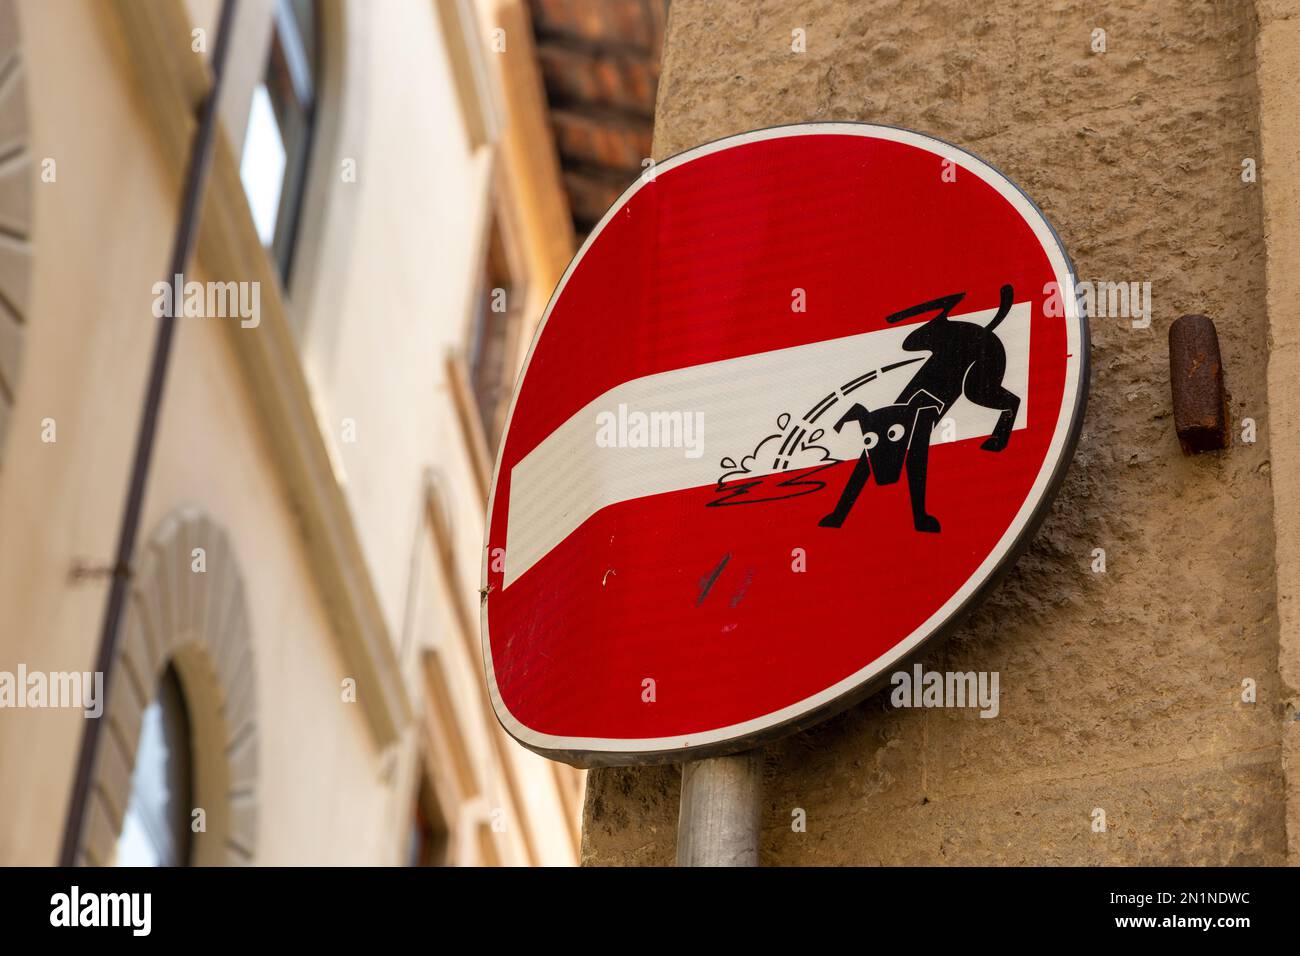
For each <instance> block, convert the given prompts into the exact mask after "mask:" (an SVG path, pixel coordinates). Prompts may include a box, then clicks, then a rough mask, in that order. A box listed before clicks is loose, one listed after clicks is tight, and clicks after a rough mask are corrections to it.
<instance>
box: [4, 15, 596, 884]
mask: <svg viewBox="0 0 1300 956" xmlns="http://www.w3.org/2000/svg"><path fill="white" fill-rule="evenodd" d="M219 7H220V4H219V3H217V2H215V0H189V2H181V0H149V2H145V3H139V2H135V0H96V2H89V0H87V2H81V0H61V2H58V3H45V2H37V0H2V2H0V150H2V152H0V327H3V335H0V355H3V362H2V363H0V369H2V371H0V397H3V403H2V404H0V429H2V432H0V441H2V442H3V446H2V447H3V457H2V459H0V672H5V673H8V674H9V675H12V676H11V678H10V684H9V687H10V692H11V697H10V699H9V703H8V704H7V705H6V706H5V707H3V708H0V821H2V822H0V863H4V864H37V865H42V864H50V863H54V862H55V861H56V860H57V859H58V856H59V852H60V846H61V839H62V834H63V830H64V824H65V814H66V810H67V807H68V806H69V802H70V797H71V793H72V788H73V786H74V771H75V767H76V765H77V759H78V753H79V747H80V745H81V739H82V731H83V727H84V725H85V721H86V719H87V718H85V717H84V716H83V711H82V709H80V708H77V707H70V706H63V707H59V706H51V704H52V703H55V702H56V701H54V699H53V696H51V697H50V698H49V699H47V700H45V701H44V704H42V703H41V702H40V701H39V700H38V699H37V698H36V697H35V696H33V692H32V690H31V688H32V686H33V684H32V683H31V681H32V680H33V678H32V677H31V675H33V674H39V675H43V676H44V677H48V679H49V681H50V683H49V684H48V687H50V688H52V687H54V686H55V683H57V681H58V680H59V678H58V676H57V675H67V674H77V675H80V674H81V673H84V672H87V671H90V670H91V669H92V668H93V662H94V660H95V656H96V653H97V648H98V646H99V635H100V631H101V627H102V625H103V620H104V614H105V601H106V595H107V593H108V586H109V580H110V578H111V576H112V574H113V567H112V564H113V555H114V553H115V549H116V545H117V537H118V534H119V528H120V526H121V522H122V516H123V508H124V501H125V499H126V494H127V488H128V484H129V476H130V474H131V462H132V454H133V449H134V446H135V441H136V433H137V429H138V426H139V422H140V420H141V408H142V400H143V397H144V389H145V382H146V380H147V375H148V369H149V362H150V356H151V352H152V349H153V347H154V337H155V333H156V329H157V326H158V320H157V319H156V318H155V317H154V316H155V314H157V313H156V312H155V309H156V308H157V301H158V297H159V296H160V295H161V294H162V293H161V292H160V291H159V289H158V288H157V286H156V284H157V283H158V282H159V281H160V280H166V279H168V278H169V277H167V276H165V275H164V274H163V273H164V271H165V269H166V263H167V261H168V255H169V251H170V249H171V245H172V242H173V237H174V235H175V232H176V228H177V218H178V215H179V213H178V197H179V195H180V191H181V184H182V180H183V176H184V167H185V162H186V158H187V155H188V152H189V148H190V141H191V136H192V133H193V129H194V126H195V122H194V117H195V110H196V107H197V106H198V104H200V103H201V102H202V100H203V97H204V95H205V93H206V91H207V89H208V86H209V84H210V82H211V76H210V73H209V68H208V67H209V63H210V61H211V57H212V55H213V50H214V44H215V39H216V37H215V34H216V28H217V20H218V14H219ZM528 23H529V21H528V12H527V5H526V4H523V3H520V2H517V0H482V2H477V3H476V2H473V0H420V2H404V0H380V2H361V0H322V2H319V3H309V2H297V0H295V2H279V3H277V2H273V0H245V2H243V3H241V4H239V12H238V14H237V15H236V19H235V21H234V23H233V26H232V30H233V33H232V38H233V39H232V43H231V48H230V55H229V58H228V61H227V67H226V73H225V79H224V90H223V94H222V97H221V100H220V118H221V122H220V134H219V137H218V139H217V142H216V146H215V151H214V155H213V164H212V170H211V177H210V181H209V184H208V193H207V199H206V202H205V204H204V206H203V213H202V217H201V220H200V225H199V235H198V243H197V254H196V257H195V259H194V261H193V264H192V266H191V270H190V272H189V273H188V274H187V275H186V277H185V278H186V280H190V281H194V282H199V283H205V284H206V285H204V286H202V287H201V290H200V292H201V294H200V295H199V296H198V297H197V298H195V299H193V300H192V304H193V309H188V306H187V310H189V311H190V312H191V314H188V315H180V312H181V310H180V306H179V302H178V305H177V309H178V315H180V317H179V318H178V319H177V324H176V337H175V340H174V343H173V349H172V354H171V363H170V370H169V375H168V378H167V382H166V387H165V389H164V392H163V395H162V400H161V411H160V419H159V428H158V433H157V438H156V446H155V448H154V452H153V455H152V462H151V466H150V468H149V472H148V480H147V485H146V486H145V493H144V502H143V514H142V518H141V522H140V532H139V544H138V547H137V550H136V555H135V560H134V561H133V562H132V566H131V568H130V569H129V573H130V587H129V600H128V603H127V607H126V611H125V614H124V617H123V623H122V628H121V631H120V640H119V645H118V647H119V650H118V654H117V656H116V657H115V659H114V664H113V667H112V669H111V672H110V674H109V676H108V693H107V707H106V709H105V710H104V713H103V715H102V717H99V718H98V719H100V720H102V721H104V722H105V723H104V727H103V730H102V734H101V743H100V746H99V750H98V757H97V760H96V763H95V766H94V771H93V774H92V786H91V788H90V790H89V793H88V798H87V810H86V814H85V817H84V819H83V820H82V823H81V828H80V853H79V856H78V861H79V862H82V863H88V864H109V863H113V862H115V861H117V862H124V859H123V857H124V855H128V856H129V855H130V854H128V853H127V850H125V849H124V846H126V842H129V838H130V834H131V832H132V831H131V821H132V820H134V819H137V818H138V819H140V820H143V821H144V823H145V824H146V826H145V830H150V820H151V819H152V821H153V823H152V825H157V826H163V827H164V829H166V828H168V827H170V828H171V829H172V831H173V832H172V833H171V834H170V837H169V838H168V839H166V840H163V841H162V842H161V843H158V841H157V840H155V841H154V843H155V844H157V846H162V847H163V848H162V850H160V851H159V852H161V853H162V855H163V858H164V861H166V860H167V859H171V861H172V862H195V863H252V864H263V865H293V864H329V865H334V864H379V865H389V864H402V863H408V862H415V863H451V864H469V865H474V864H506V865H565V864H572V863H573V862H575V860H576V853H577V846H578V835H579V834H578V816H579V813H580V800H581V789H582V778H581V775H580V774H579V773H578V772H577V771H574V770H572V769H571V768H568V767H563V766H559V765H555V764H552V763H550V762H548V761H546V760H543V759H542V758H540V757H537V756H535V755H533V754H531V753H529V752H527V751H525V750H523V749H522V748H520V747H518V746H516V745H514V744H513V742H511V741H509V740H508V738H506V737H505V736H504V734H503V732H502V731H501V729H500V728H499V726H498V725H497V723H496V721H495V719H494V717H493V715H492V713H491V708H490V705H489V704H488V702H487V701H486V699H485V694H484V684H483V674H482V661H481V656H480V654H479V636H478V631H477V619H478V594H477V589H478V578H479V566H480V557H481V542H482V535H483V524H482V521H483V519H482V513H483V507H484V503H485V501H486V496H487V492H488V486H487V485H488V480H489V476H490V461H491V458H490V456H491V448H492V446H493V444H494V442H495V431H496V429H497V428H499V417H500V403H501V402H502V401H503V400H504V399H505V398H507V397H508V392H509V385H510V383H511V382H512V381H513V376H514V373H515V369H516V368H517V364H518V361H519V359H520V356H521V352H520V346H519V343H521V342H526V341H527V338H528V336H529V335H530V334H531V325H532V323H535V322H536V320H537V318H538V316H540V313H541V311H542V308H543V307H544V304H545V300H546V297H547V296H548V295H549V292H550V289H551V287H552V286H553V284H554V281H555V279H556V277H557V276H558V274H559V272H560V271H561V270H562V269H563V267H564V265H565V263H566V262H567V260H568V257H569V255H570V254H571V252H572V243H573V231H572V225H571V223H570V220H569V218H568V210H567V207H566V204H565V199H564V195H563V192H562V184H561V178H560V172H559V169H558V163H557V162H556V161H555V160H554V158H553V156H554V144H553V143H552V142H551V141H550V139H549V136H550V133H549V128H548V126H547V124H546V122H545V120H544V118H543V116H542V114H541V104H542V102H543V95H544V94H543V92H542V87H541V78H540V74H539V72H538V69H537V66H536V62H535V54H534V51H533V49H532V47H531V34H530V32H529V29H528ZM228 283H229V284H231V285H227V284H228ZM213 290H215V292H216V294H217V296H218V298H217V299H216V300H215V301H216V303H217V304H216V307H215V308H214V307H213V302H214V298H213ZM182 291H184V290H182ZM240 296H243V298H240ZM184 298H185V300H186V302H187V303H189V302H191V298H192V297H191V296H190V295H189V293H188V292H185V295H184ZM235 302H239V303H241V308H238V309H237V308H236V307H235V306H234V303H235ZM193 313H202V314H193ZM20 672H21V673H25V674H26V675H28V680H27V681H26V682H17V675H18V674H19V673H20ZM2 676H3V675H2V674H0V677H2ZM15 692H16V693H17V694H18V695H19V696H21V695H22V694H26V697H25V698H23V700H22V701H18V700H17V698H16V697H14V696H12V695H13V694H14V693H15ZM176 728H180V729H179V730H176ZM159 753H161V754H164V755H165V756H163V757H159V756H158V754H159ZM150 754H153V755H154V756H153V757H150V756H149V755H150ZM151 760H152V761H153V763H152V764H151V763H150V761H151ZM145 764H149V765H150V766H153V767H154V770H153V771H150V770H149V766H144V765H145ZM179 766H184V767H188V768H189V771H188V772H184V771H181V772H179V776H175V777H171V776H169V775H172V774H175V773H177V770H176V768H177V767H179ZM142 767H143V769H142ZM151 772H152V773H153V774H154V776H153V777H150V773H151ZM160 779H162V780H170V781H171V782H172V785H171V789H170V791H169V790H167V788H166V787H162V788H161V789H160V788H159V782H160ZM176 781H179V782H176ZM151 788H152V789H151ZM182 791H185V793H184V796H185V797H186V798H187V799H184V800H181V792H182ZM151 793H153V794H154V795H153V797H151V796H150V794H151ZM157 793H163V794H164V795H166V794H168V793H170V797H171V799H170V800H169V801H168V800H161V798H158V797H157ZM151 801H152V802H151ZM178 802H179V805H180V810H181V811H182V813H181V816H180V818H179V819H178V818H177V816H176V811H177V805H178ZM151 813H152V814H153V817H152V818H151V817H150V814H151ZM150 832H152V831H151V830H150ZM137 835H138V834H137ZM155 836H156V834H155ZM124 841H126V842H124ZM163 844H166V846H163ZM157 846H155V847H154V848H155V849H157ZM137 849H138V847H137ZM146 849H147V847H146ZM168 853H171V854H172V855H171V856H170V857H168ZM147 855H148V854H146V856H147ZM134 858H135V857H132V859H134Z"/></svg>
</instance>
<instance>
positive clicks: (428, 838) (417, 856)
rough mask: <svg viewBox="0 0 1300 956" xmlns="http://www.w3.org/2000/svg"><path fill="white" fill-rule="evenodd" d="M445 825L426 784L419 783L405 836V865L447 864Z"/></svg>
mask: <svg viewBox="0 0 1300 956" xmlns="http://www.w3.org/2000/svg"><path fill="white" fill-rule="evenodd" d="M447 842H448V841H447V825H446V822H445V821H444V820H443V818H442V814H441V813H440V812H439V810H438V803H437V801H436V800H435V799H434V797H433V794H432V793H431V792H430V791H429V789H428V787H427V786H424V785H421V787H420V793H419V796H418V797H417V798H416V801H415V809H414V811H413V812H412V813H411V830H410V833H409V834H408V837H407V847H406V865H407V866H446V865H447Z"/></svg>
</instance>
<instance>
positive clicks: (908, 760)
mask: <svg viewBox="0 0 1300 956" xmlns="http://www.w3.org/2000/svg"><path fill="white" fill-rule="evenodd" d="M1269 15H1270V16H1271V15H1272V14H1269ZM1280 15H1281V14H1279V16H1280ZM796 28H798V29H802V30H804V31H805V35H806V44H807V49H806V52H804V53H795V52H792V50H791V43H792V31H793V30H795V29H796ZM1096 29H1102V30H1104V31H1105V52H1097V51H1095V50H1094V46H1095V45H1096V41H1095V35H1094V30H1096ZM1258 30H1259V21H1258V18H1257V14H1256V9H1255V6H1254V5H1253V4H1251V3H1249V2H1246V0H1234V2H1195V3H1192V2H1174V0H1163V2H1159V3H1151V2H1138V0H1107V2H1106V3H1087V4H1078V3H1066V2H1063V0H1051V2H1017V3H1001V4H970V3H958V2H952V0H922V2H916V0H905V2H855V3H843V2H835V0H786V2H779V0H760V2H756V0H675V2H674V3H673V4H672V10H671V14H670V18H669V25H668V37H667V44H666V50H665V60H664V65H663V76H662V81H661V86H660V93H659V100H658V109H657V116H656V130H655V155H656V158H663V157H666V156H669V155H672V154H673V153H676V152H680V151H681V150H684V149H687V148H689V147H691V146H694V145H696V144H698V143H702V142H706V141H708V140H713V139H717V138H719V137H722V136H726V135H728V134H732V133H737V132H741V131H744V130H747V129H753V128H756V127H763V126H771V125H776V124H781V123H793V122H800V121H808V120H860V121H865V122H874V123H884V124H889V125H896V126H905V127H910V128H913V129H916V130H919V131H922V132H925V133H930V134H933V135H935V136H939V137H941V138H944V139H947V140H950V141H952V142H954V143H956V144H958V145H960V146H963V147H965V148H967V149H969V150H971V151H973V152H974V153H976V154H977V155H979V156H981V157H982V158H983V159H985V160H987V161H989V162H990V163H992V164H993V165H994V166H996V167H998V168H999V169H1001V170H1002V171H1003V172H1004V173H1006V174H1007V175H1008V176H1009V177H1010V178H1011V179H1012V180H1013V181H1015V182H1016V183H1018V184H1019V185H1020V186H1021V187H1022V188H1023V189H1024V190H1025V191H1026V192H1027V193H1028V194H1029V195H1030V196H1031V197H1032V198H1033V199H1034V200H1035V201H1036V202H1037V203H1038V204H1039V205H1040V207H1041V208H1042V209H1043V210H1044V212H1045V213H1046V215H1047V218H1048V219H1049V221H1051V222H1052V223H1053V225H1054V226H1055V227H1056V229H1057V230H1058V232H1059V233H1060V235H1061V237H1062V240H1063V241H1064V243H1065V246H1066V248H1067V250H1068V251H1069V253H1070V255H1071V256H1072V258H1073V260H1074V263H1075V266H1076V268H1077V270H1078V274H1079V279H1080V280H1093V281H1101V280H1105V281H1116V282H1118V281H1130V282H1148V281H1149V282H1150V283H1151V289H1152V304H1153V321H1152V323H1151V326H1150V327H1149V328H1146V329H1136V328H1133V327H1132V325H1131V323H1130V321H1129V320H1128V319H1125V318H1096V319H1094V321H1093V323H1092V335H1093V350H1092V361H1093V376H1092V393H1091V398H1090V401H1089V407H1088V414H1087V419H1086V422H1085V425H1084V430H1083V435H1082V439H1081V441H1080V444H1079V449H1078V453H1077V456H1076V458H1075V461H1074V464H1073V467H1072V469H1071V471H1070V473H1069V475H1068V477H1067V479H1066V481H1065V484H1064V486H1063V487H1062V489H1061V492H1060V495H1059V497H1058V499H1057V501H1056V504H1055V506H1054V508H1053V509H1052V512H1051V514H1050V516H1049V517H1048V519H1047V520H1046V522H1045V523H1044V525H1043V527H1042V529H1041V530H1040V532H1039V533H1038V536H1037V538H1036V540H1035V542H1034V544H1033V546H1032V547H1031V548H1030V550H1029V551H1028V552H1027V553H1026V554H1025V555H1024V556H1023V557H1022V558H1021V559H1020V561H1019V563H1018V565H1017V566H1016V568H1015V570H1014V571H1013V572H1012V573H1011V575H1010V576H1009V577H1008V578H1007V579H1006V580H1005V581H1004V582H1003V583H1002V584H1001V586H1000V587H999V588H998V589H997V590H996V591H995V592H994V594H993V595H992V597H991V598H990V600H988V601H987V602H986V603H985V604H984V606H983V607H982V608H981V609H979V610H978V611H977V612H976V613H975V614H974V615H973V616H972V617H971V618H970V619H969V620H968V621H967V622H966V623H965V624H964V625H963V626H961V627H960V628H958V629H957V630H956V632H955V633H953V634H952V635H951V636H950V637H949V638H948V639H946V641H941V642H939V643H932V644H931V645H930V646H929V647H928V648H927V651H926V654H925V656H924V657H923V658H922V662H923V663H924V665H925V666H926V667H927V668H932V669H938V670H963V671H964V670H976V671H979V670H996V671H998V672H999V673H1000V675H1001V695H1002V698H1001V712H1000V714H999V716H998V717H997V718H995V719H991V720H985V719H981V718H980V717H979V716H978V715H977V714H976V712H975V711H973V710H894V709H892V708H891V707H890V706H889V702H888V697H887V695H885V694H880V695H877V696H875V697H873V698H872V699H870V700H867V701H866V702H865V703H863V704H861V705H860V706H858V707H856V708H854V709H852V710H850V711H848V712H847V713H844V714H842V715H840V716H839V717H836V718H834V719H832V720H830V721H828V722H826V723H824V724H822V725H821V726H819V727H817V728H814V729H813V730H811V731H809V732H806V733H803V734H800V735H797V736H794V737H791V738H788V739H786V740H784V741H782V742H780V743H777V744H775V745H772V746H769V747H768V748H767V757H766V780H765V783H766V798H765V807H764V819H763V833H762V840H761V857H762V861H763V862H764V863H765V864H792V865H798V864H944V863H953V864H1002V863H1005V864H1032V863H1042V864H1105V863H1110V864H1177V863H1197V864H1238V863H1259V864H1276V863H1281V862H1284V861H1285V859H1286V823H1285V816H1286V814H1285V795H1284V791H1285V786H1284V774H1283V763H1282V733H1283V729H1282V728H1283V727H1284V726H1288V727H1289V726H1291V723H1288V721H1289V720H1290V718H1292V717H1294V713H1293V708H1292V706H1291V704H1290V703H1289V701H1290V699H1291V694H1292V693H1293V692H1291V691H1288V690H1287V688H1285V687H1284V686H1283V684H1282V682H1281V679H1280V678H1279V661H1278V646H1279V639H1278V621H1277V613H1276V609H1275V604H1276V600H1275V597H1276V592H1277V585H1276V582H1275V577H1274V521H1273V501H1274V498H1273V490H1272V487H1271V476H1270V457H1269V436H1268V425H1269V406H1268V396H1267V388H1266V385H1267V383H1266V377H1265V376H1266V370H1267V367H1268V362H1269V357H1270V353H1269V342H1268V321H1267V315H1266V312H1265V304H1266V280H1265V245H1264V238H1263V208H1264V203H1263V199H1262V194H1263V189H1262V185H1263V184H1262V183H1261V182H1244V181H1243V177H1242V170H1243V167H1242V162H1243V160H1244V159H1246V158H1253V159H1256V160H1259V158H1260V137H1259V99H1260V94H1259V89H1258V85H1257V75H1256V39H1257V32H1258ZM1186 312H1203V313H1205V314H1207V315H1209V316H1211V317H1212V318H1213V319H1214V320H1215V321H1216V323H1217V324H1218V328H1219V334H1220V339H1221V343H1222V349H1223V355H1224V362H1225V369H1226V378H1227V384H1228V389H1229V391H1230V398H1229V403H1230V406H1229V413H1230V416H1231V418H1232V420H1233V421H1234V422H1235V423H1237V425H1236V427H1235V429H1234V430H1235V435H1234V444H1233V446H1232V447H1231V448H1230V449H1229V450H1228V451H1226V452H1223V453H1218V454H1210V455H1203V456H1200V457H1197V458H1193V459H1188V458H1184V457H1183V456H1182V454H1181V453H1180V451H1179V448H1178V443H1177V440H1176V438H1175V435H1174V429H1173V421H1172V414H1171V399H1170V389H1169V372H1168V351H1167V332H1168V328H1169V324H1170V323H1171V322H1172V321H1173V320H1174V319H1175V318H1176V317H1177V316H1179V315H1181V314H1183V313H1186ZM1247 417H1249V418H1252V419H1254V420H1255V421H1256V422H1257V423H1258V439H1257V440H1256V441H1255V442H1254V443H1246V442H1243V441H1242V433H1241V425H1240V422H1241V420H1242V419H1243V418H1247ZM1096 548H1103V549H1105V552H1106V571H1105V573H1104V574H1099V573H1094V571H1093V567H1092V565H1093V560H1094V557H1093V554H1094V549H1096ZM846 626H851V625H847V623H846ZM1245 678H1251V679H1253V680H1254V681H1255V682H1256V683H1257V687H1258V699H1257V702H1256V703H1253V704H1251V703H1245V702H1243V700H1242V682H1243V679H1245ZM680 776H681V774H680V770H679V768H677V767H661V768H645V769H616V770H602V771H596V772H593V773H592V774H591V775H590V777H589V785H588V796H587V807H586V819H585V827H584V848H583V858H584V861H585V862H586V863H587V864H593V865H603V864H670V863H671V862H672V860H673V852H674V841H675V830H676V819H677V801H678V792H679V786H680ZM796 808H801V809H803V810H804V811H806V816H807V830H806V832H802V833H801V832H795V830H794V829H793V828H792V826H791V821H792V813H793V812H794V811H795V810H796ZM1096 808H1101V809H1103V810H1104V811H1105V815H1106V823H1107V828H1106V832H1104V833H1099V832H1094V827H1093V820H1094V810H1095V809H1096Z"/></svg>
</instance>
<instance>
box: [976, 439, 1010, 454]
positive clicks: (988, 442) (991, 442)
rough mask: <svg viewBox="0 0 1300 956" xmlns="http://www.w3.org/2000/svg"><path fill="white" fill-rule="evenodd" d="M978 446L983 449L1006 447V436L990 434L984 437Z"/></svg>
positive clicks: (991, 449) (995, 449) (993, 449)
mask: <svg viewBox="0 0 1300 956" xmlns="http://www.w3.org/2000/svg"><path fill="white" fill-rule="evenodd" d="M980 447H981V448H983V449H984V450H985V451H1001V450H1002V449H1004V448H1006V447H1007V437H1006V436H1005V435H990V436H989V437H988V438H986V439H984V443H983V444H982V445H980Z"/></svg>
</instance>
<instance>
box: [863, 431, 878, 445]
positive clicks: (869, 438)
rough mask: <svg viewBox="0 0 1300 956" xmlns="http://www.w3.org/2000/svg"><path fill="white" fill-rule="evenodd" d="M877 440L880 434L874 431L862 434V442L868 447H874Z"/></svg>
mask: <svg viewBox="0 0 1300 956" xmlns="http://www.w3.org/2000/svg"><path fill="white" fill-rule="evenodd" d="M879 441H880V436H879V435H877V434H876V433H875V432H867V433H866V434H865V435H863V436H862V444H864V445H866V446H867V447H868V448H875V447H876V445H877V444H878V443H879Z"/></svg>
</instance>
